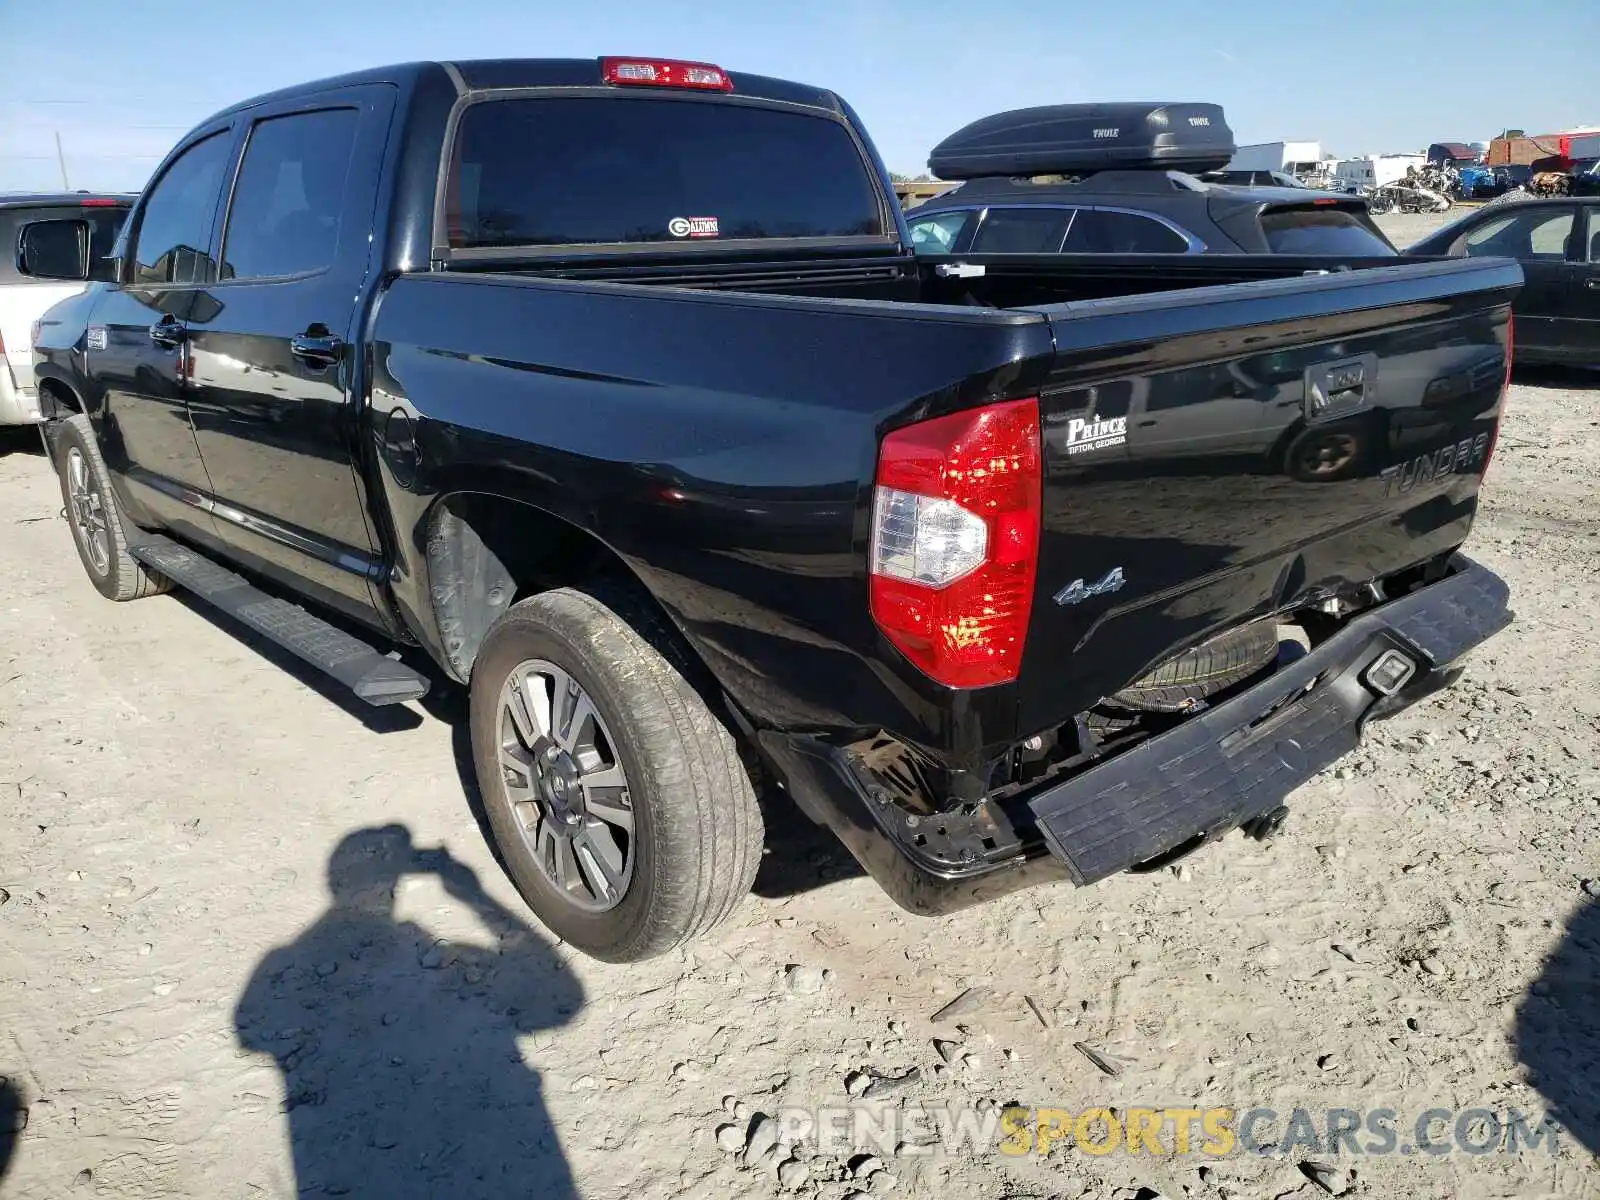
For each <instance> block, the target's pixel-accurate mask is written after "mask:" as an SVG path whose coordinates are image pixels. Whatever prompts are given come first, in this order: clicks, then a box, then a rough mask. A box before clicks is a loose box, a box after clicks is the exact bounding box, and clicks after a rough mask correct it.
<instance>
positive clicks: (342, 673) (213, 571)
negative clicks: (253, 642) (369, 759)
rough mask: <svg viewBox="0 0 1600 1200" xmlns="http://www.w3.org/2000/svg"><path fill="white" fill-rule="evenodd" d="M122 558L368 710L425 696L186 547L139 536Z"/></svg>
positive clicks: (297, 611)
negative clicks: (333, 683)
mask: <svg viewBox="0 0 1600 1200" xmlns="http://www.w3.org/2000/svg"><path fill="white" fill-rule="evenodd" d="M128 553H129V554H131V555H133V557H134V558H136V559H138V560H139V561H140V562H142V563H144V564H145V566H147V567H150V568H152V569H154V570H156V571H160V572H161V574H163V575H165V576H166V577H167V578H168V579H171V580H172V581H173V582H174V583H176V584H177V585H178V586H179V587H182V588H183V589H185V590H186V591H190V592H193V593H194V594H195V595H196V596H198V597H200V599H202V600H204V601H205V602H206V603H207V604H210V605H212V606H213V607H215V608H219V609H221V610H222V611H223V612H225V613H227V614H228V615H229V616H231V617H233V618H235V619H236V620H238V621H240V622H241V623H243V624H245V625H248V626H249V627H250V628H251V629H253V630H255V631H256V632H257V633H259V634H261V635H262V636H263V637H265V638H267V639H268V640H269V641H272V642H275V643H277V644H278V645H279V646H282V647H283V648H284V649H285V650H287V651H289V652H290V653H291V654H294V655H296V656H297V657H299V658H302V659H304V660H305V661H306V662H308V663H310V664H311V665H312V666H314V667H316V668H317V669H318V670H320V671H322V672H324V673H325V674H327V675H328V676H329V677H331V678H333V679H335V680H337V681H338V682H339V683H342V684H344V686H345V687H347V688H349V689H350V690H351V691H352V692H354V693H355V694H356V696H357V698H359V699H361V700H365V701H366V702H367V703H368V704H374V705H380V704H404V703H405V702H406V701H408V700H416V699H419V698H420V697H422V696H424V695H426V694H427V691H428V678H427V676H425V675H422V674H419V673H418V672H416V671H413V670H412V669H411V668H410V667H408V666H406V665H405V664H404V663H401V662H396V661H395V660H394V659H392V658H389V657H387V656H386V655H384V654H381V653H379V651H378V650H376V649H375V648H374V647H372V646H369V645H367V643H365V642H363V641H361V640H360V639H359V638H356V637H352V636H351V635H350V634H348V633H346V632H345V631H344V630H342V629H340V628H338V627H337V626H334V625H330V624H329V623H328V622H327V621H324V620H323V619H322V618H321V617H318V616H315V615H313V614H312V613H309V612H307V611H306V610H305V609H303V608H301V607H299V606H298V605H295V604H291V603H289V602H288V601H287V600H280V599H278V598H277V597H276V596H269V595H267V593H265V592H263V591H261V590H260V589H259V588H256V587H254V586H253V585H251V584H250V583H248V582H246V581H245V580H244V579H243V578H242V577H240V576H238V575H235V574H234V573H233V572H232V571H230V570H228V569H227V568H226V567H224V566H221V565H219V564H218V563H215V562H213V561H212V560H211V559H209V558H207V557H206V556H205V555H203V554H200V553H199V552H197V551H195V550H191V549H189V547H187V546H184V545H181V544H179V543H178V542H175V541H172V540H171V539H170V538H165V537H162V536H160V535H159V534H152V533H141V534H140V541H139V542H138V543H137V544H136V545H132V546H129V547H128Z"/></svg>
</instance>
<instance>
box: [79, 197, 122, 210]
mask: <svg viewBox="0 0 1600 1200" xmlns="http://www.w3.org/2000/svg"><path fill="white" fill-rule="evenodd" d="M78 205H79V207H81V208H115V207H116V206H117V201H115V200H107V199H105V198H104V197H101V196H90V197H89V198H88V199H87V200H79V201H78Z"/></svg>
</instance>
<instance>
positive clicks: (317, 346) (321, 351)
mask: <svg viewBox="0 0 1600 1200" xmlns="http://www.w3.org/2000/svg"><path fill="white" fill-rule="evenodd" d="M289 353H290V354H292V355H294V356H295V357H296V358H298V359H299V360H300V361H301V362H303V363H305V364H306V365H307V366H308V367H331V366H333V364H334V363H336V362H338V361H339V359H340V357H341V356H342V355H343V353H344V341H343V340H342V339H340V338H336V337H333V336H332V335H331V334H324V335H323V336H321V337H318V336H316V335H315V334H311V333H297V334H295V335H294V336H293V337H292V338H290V339H289Z"/></svg>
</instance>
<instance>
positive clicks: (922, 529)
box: [869, 399, 1042, 688]
mask: <svg viewBox="0 0 1600 1200" xmlns="http://www.w3.org/2000/svg"><path fill="white" fill-rule="evenodd" d="M1041 461H1042V460H1041V454H1040V448H1039V401H1038V400H1037V399H1029V400H1008V401H1005V402H1003V403H1000V404H990V405H987V406H985V407H983V408H978V409H972V410H970V411H968V412H961V413H953V414H951V415H950V416H947V417H936V418H934V419H933V420H931V421H922V422H920V423H918V424H916V425H908V426H906V427H905V428H904V429H896V430H894V431H893V432H892V433H890V434H888V435H887V436H885V437H884V439H883V445H882V447H881V449H880V450H879V452H878V475H877V480H876V482H877V487H876V488H875V490H874V492H873V504H872V549H871V560H870V564H869V569H870V572H871V574H870V598H871V606H872V619H873V620H874V621H875V622H876V623H877V626H878V628H879V629H880V630H882V631H883V633H884V636H886V637H887V638H888V639H889V640H890V641H891V642H893V643H894V644H895V646H896V647H897V648H898V649H899V650H900V652H901V653H903V654H904V655H905V656H906V657H907V658H909V659H910V660H911V661H912V662H913V663H915V664H916V665H917V666H918V667H919V668H921V669H922V670H923V671H924V672H925V673H927V674H928V675H929V676H931V677H932V678H933V679H936V680H938V681H939V682H940V683H942V684H945V685H947V686H949V687H961V688H966V687H985V686H988V685H990V684H996V683H1009V682H1010V681H1011V680H1013V679H1015V678H1016V677H1017V672H1018V670H1019V669H1020V668H1021V665H1022V648H1023V643H1024V641H1025V640H1026V637H1027V632H1028V617H1029V615H1030V613H1031V612H1032V610H1033V589H1034V580H1035V576H1036V573H1037V567H1038V559H1039V494H1040V487H1041V475H1042V466H1041Z"/></svg>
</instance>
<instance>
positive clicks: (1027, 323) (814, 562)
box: [373, 260, 1520, 777]
mask: <svg viewBox="0 0 1600 1200" xmlns="http://www.w3.org/2000/svg"><path fill="white" fill-rule="evenodd" d="M1385 262H1386V263H1388V264H1392V260H1385ZM959 282H961V283H962V284H965V285H967V286H968V288H969V289H970V288H972V287H974V286H976V287H978V288H980V289H981V288H982V286H983V285H984V284H985V282H986V281H985V280H984V279H970V278H969V279H965V280H961V281H959ZM1519 284H1520V272H1519V270H1518V268H1517V267H1516V266H1515V264H1511V263H1502V262H1496V261H1484V260H1468V261H1454V262H1447V263H1426V264H1409V263H1408V264H1406V265H1401V266H1395V265H1385V266H1382V267H1375V268H1373V269H1368V270H1359V271H1351V272H1338V273H1333V274H1323V275H1317V276H1303V277H1302V276H1296V277H1294V278H1285V279H1277V280H1265V281H1259V282H1251V283H1245V284H1240V285H1234V286H1227V287H1214V288H1207V289H1187V290H1181V291H1168V292H1165V293H1163V294H1160V295H1142V296H1137V297H1117V298H1108V299H1098V300H1092V301H1075V302H1071V303H1066V304H1050V305H1042V306H1027V307H1022V308H1012V309H1004V308H999V307H990V306H986V305H983V304H981V303H973V302H972V298H970V297H969V298H968V300H967V302H965V303H960V302H954V301H952V302H947V303H926V302H918V301H915V300H887V299H860V298H850V297H829V296H816V295H795V294H755V293H752V292H744V291H723V290H715V289H714V288H710V287H707V286H705V285H704V283H702V284H701V285H700V286H697V287H694V288H685V287H678V286H672V285H671V277H670V276H668V277H666V278H664V279H663V280H662V281H661V282H659V283H650V284H638V283H615V282H608V281H604V280H596V279H588V280H573V279H559V278H550V277H529V276H524V275H517V274H507V273H501V274H484V273H479V272H472V273H465V272H451V273H443V274H441V273H433V274H425V275H424V274H417V275H407V276H403V277H401V278H400V279H398V280H397V281H396V282H395V283H394V285H393V286H392V287H391V289H390V290H389V292H388V294H387V295H386V296H385V298H384V301H383V304H382V306H381V307H380V309H379V312H378V316H377V319H376V322H375V327H374V330H373V337H374V343H375V361H376V363H377V364H379V370H378V374H377V376H376V377H375V379H374V388H373V395H374V400H373V403H374V406H375V407H377V408H379V409H387V408H389V407H392V406H393V405H395V404H396V403H400V402H402V401H403V403H404V404H405V405H406V407H407V410H408V411H411V412H413V413H414V414H415V415H414V420H415V423H416V437H417V442H418V445H419V448H420V451H421V454H420V458H421V461H422V463H423V464H424V476H423V478H421V479H419V480H418V481H417V483H416V484H415V485H413V486H412V487H411V488H407V489H395V488H391V495H390V496H389V503H390V504H391V505H392V506H393V507H394V509H395V510H396V512H397V516H398V517H399V519H400V520H401V523H402V527H404V524H405V522H407V521H410V522H413V523H415V524H416V525H418V526H419V527H421V526H422V525H423V524H424V523H425V521H426V517H427V512H428V505H429V503H430V501H431V497H432V496H434V495H437V494H439V493H448V492H452V491H456V490H460V489H465V490H472V489H473V488H474V487H475V486H478V483H479V482H480V481H482V480H483V479H484V478H485V472H488V473H489V474H490V475H492V477H493V479H494V481H495V484H496V486H497V487H502V488H506V489H510V490H512V491H513V492H514V493H516V494H519V495H522V496H524V497H526V499H527V501H528V503H530V504H533V505H536V506H538V507H540V508H544V509H546V510H548V511H552V512H555V513H556V514H558V515H561V516H563V517H566V518H567V519H569V520H571V521H573V522H574V523H576V524H578V525H579V526H580V527H582V528H585V529H588V530H591V531H592V532H593V533H594V535H595V536H596V537H598V538H599V539H600V540H602V541H603V542H604V543H605V544H606V545H607V546H609V547H610V548H611V549H613V550H614V551H615V552H616V553H617V554H619V555H620V556H621V557H622V558H623V560H624V561H626V562H627V563H628V564H629V566H630V568H631V569H632V570H633V571H635V572H636V573H637V575H638V576H639V578H640V579H641V581H642V582H644V584H645V585H646V586H647V587H648V588H649V589H650V591H651V592H652V593H653V594H654V595H655V596H656V597H657V598H658V600H659V601H660V602H661V603H662V605H663V607H664V608H665V610H666V612H667V613H668V614H669V615H670V617H671V618H672V620H673V621H674V622H675V623H676V624H677V625H678V626H679V628H680V629H682V631H683V632H684V634H685V635H686V636H687V637H688V638H689V640H690V642H691V643H692V644H693V645H694V647H695V648H696V650H697V651H698V652H699V654H700V655H701V657H702V658H703V659H704V661H705V662H706V663H707V665H708V667H709V668H710V670H711V671H712V672H713V673H714V674H715V676H716V678H717V680H718V683H719V685H720V686H721V687H722V688H723V689H724V690H725V691H726V693H727V694H728V695H729V696H730V697H732V699H733V700H734V702H735V703H736V704H737V705H738V706H739V707H740V709H741V710H743V711H744V712H746V713H747V714H749V715H750V717H751V719H752V720H753V721H755V722H756V723H758V724H762V725H769V726H773V727H778V728H785V729H796V728H806V729H821V730H826V729H843V728H881V729H885V730H889V731H891V732H893V734H894V735H895V736H897V737H899V738H902V739H904V740H906V741H907V742H908V743H910V744H912V745H915V746H917V747H919V748H920V749H921V750H923V751H925V752H927V753H929V754H930V755H932V756H933V757H934V758H936V759H937V760H938V761H939V762H941V763H942V764H944V765H946V766H948V767H949V768H950V769H951V770H952V771H953V772H954V773H956V774H966V773H975V774H974V777H976V776H981V775H982V773H983V772H984V770H985V769H986V764H988V763H990V762H991V761H992V760H993V759H994V757H995V756H996V755H997V754H999V753H1001V752H1002V750H1003V748H1004V747H1006V746H1008V745H1010V744H1011V743H1012V742H1014V741H1015V740H1016V739H1017V738H1018V737H1024V736H1028V735H1030V734H1032V733H1034V732H1036V731H1037V730H1039V729H1041V728H1044V727H1047V726H1052V725H1057V724H1059V723H1061V722H1064V721H1069V720H1071V719H1072V718H1073V716H1074V714H1076V713H1079V712H1081V711H1082V710H1084V709H1085V708H1086V707H1088V706H1090V705H1092V704H1094V703H1095V702H1096V700H1097V699H1099V698H1100V697H1102V696H1104V695H1107V694H1109V693H1111V692H1113V691H1115V690H1116V689H1117V688H1119V687H1121V686H1123V685H1125V684H1127V683H1128V682H1129V681H1131V680H1133V679H1135V678H1137V677H1138V676H1139V675H1140V674H1141V673H1143V672H1144V671H1146V670H1147V669H1148V668H1149V667H1150V666H1151V665H1152V664H1154V663H1155V662H1157V661H1159V660H1160V659H1162V658H1164V657H1166V656H1168V655H1170V654H1172V653H1173V652H1174V651H1176V650H1179V649H1181V648H1183V647H1185V646H1187V645H1191V644H1194V643H1196V642H1198V641H1200V640H1202V639H1204V638H1205V637H1207V636H1208V635H1209V634H1211V633H1214V632H1216V631H1218V630H1220V629H1224V628H1227V627H1229V626H1231V625H1233V624H1237V623H1238V622H1239V621H1241V620H1243V619H1246V618H1249V617H1251V616H1256V615H1263V614H1267V613H1271V612H1274V611H1278V610H1282V609H1287V608H1291V607H1295V606H1298V605H1303V604H1306V603H1308V602H1312V601H1314V600H1316V599H1317V598H1319V597H1324V596H1330V595H1333V594H1335V593H1337V592H1340V591H1342V590H1348V589H1351V588H1356V587H1358V586H1360V585H1361V584H1362V583H1364V582H1366V581H1368V580H1371V579H1374V578H1377V577H1379V576H1382V575H1386V574H1390V573H1392V572H1396V571H1399V570H1402V569H1404V568H1407V567H1409V566H1412V565H1414V564H1416V563H1419V562H1423V561H1425V560H1427V559H1429V558H1430V557H1433V556H1435V555H1438V554H1440V553H1442V552H1446V551H1448V550H1450V549H1452V548H1453V547H1455V546H1457V545H1459V544H1460V543H1461V541H1462V540H1463V539H1464V538H1465V537H1466V533H1467V529H1468V526H1469V525H1470V522H1471V519H1472V515H1473V512H1474V510H1475V506H1476V490H1477V484H1478V479H1479V477H1480V475H1481V473H1482V469H1483V465H1484V462H1485V460H1486V458H1487V453H1488V449H1489V437H1490V434H1491V431H1492V429H1493V427H1494V424H1495V418H1496V413H1497V409H1498V403H1499V395H1500V388H1501V384H1502V382H1503V380H1504V375H1505V362H1506V357H1505V356H1506V338H1507V313H1508V311H1509V305H1510V301H1511V298H1512V296H1513V295H1514V293H1515V291H1516V289H1517V287H1518V286H1519ZM786 286H789V285H786ZM833 286H841V285H839V284H837V283H835V284H834V285H833ZM842 286H846V287H853V286H855V285H854V284H849V285H842ZM1073 286H1076V284H1074V285H1073ZM469 295H470V298H471V303H470V304H466V303H464V302H463V301H464V300H465V298H466V297H467V296H469ZM1341 365H1343V366H1345V367H1349V366H1351V365H1354V366H1357V367H1359V368H1360V369H1361V372H1362V379H1363V382H1362V383H1361V384H1360V389H1359V392H1358V394H1352V395H1348V396H1345V397H1343V400H1342V401H1341V402H1340V403H1341V404H1342V405H1343V406H1344V407H1342V408H1341V407H1339V406H1338V405H1336V406H1335V408H1334V409H1332V410H1330V411H1329V412H1327V413H1318V414H1312V412H1311V408H1310V405H1311V404H1312V399H1311V397H1312V394H1313V392H1314V391H1315V390H1316V389H1317V388H1319V387H1325V385H1326V383H1327V375H1328V372H1329V371H1330V369H1332V368H1335V367H1339V366H1341ZM1019 395H1037V396H1038V397H1039V398H1040V411H1041V418H1042V421H1043V438H1044V452H1045V459H1046V483H1045V496H1044V509H1043V530H1042V543H1041V549H1040V560H1039V570H1038V584H1037V594H1036V595H1035V596H1034V598H1033V618H1032V626H1031V628H1030V630H1029V635H1028V643H1027V651H1026V657H1025V660H1024V666H1023V670H1022V674H1021V677H1020V678H1019V679H1018V680H1017V682H1016V683H1014V684H1010V685H1005V686H1000V687H991V688H981V689H976V690H973V691H965V692H962V691H954V692H953V691H952V690H951V689H948V688H945V687H943V686H941V685H939V684H937V683H935V682H934V681H933V680H931V679H929V678H927V677H926V676H924V675H922V674H921V673H920V672H919V671H918V670H917V669H916V668H915V667H914V666H912V665H911V664H910V663H908V662H906V661H904V660H902V659H899V658H898V656H897V654H896V652H895V651H894V650H893V649H892V648H890V647H889V646H887V644H886V643H885V642H884V641H883V638H882V636H881V635H880V634H879V633H878V631H877V630H876V628H875V627H874V625H873V624H872V621H871V619H870V616H869V613H868V611H867V607H866V605H865V603H864V592H865V560H866V544H865V538H866V530H867V515H868V511H869V509H870V504H871V497H872V487H873V473H874V466H875V463H874V455H875V448H876V446H877V444H878V441H879V438H880V436H881V434H882V432H883V431H884V430H885V429H888V428H892V427H894V426H896V425H900V424H904V423H906V422H909V421H915V420H921V419H925V418H928V417H933V416H937V415H939V414H940V413H943V412H949V411H953V410H956V409H959V408H962V407H966V406H970V405H973V404H979V403H984V402H987V401H990V400H994V399H997V398H1002V397H1008V396H1019ZM1075 420H1076V421H1081V422H1085V423H1086V425H1085V426H1081V427H1080V429H1081V428H1083V427H1087V426H1092V425H1094V424H1095V423H1096V422H1101V423H1104V424H1103V428H1104V429H1107V430H1109V429H1112V428H1114V427H1115V423H1116V422H1118V421H1120V422H1122V427H1121V432H1120V433H1118V434H1107V436H1105V437H1104V438H1102V439H1101V440H1100V441H1099V442H1097V443H1096V444H1094V445H1093V446H1090V447H1088V448H1087V449H1083V448H1081V447H1079V446H1078V445H1077V444H1076V442H1075V441H1074V435H1073V433H1072V432H1071V431H1072V429H1073V422H1074V421H1075ZM1313 426H1314V427H1315V428H1316V429H1317V430H1320V431H1321V433H1320V434H1317V435H1315V436H1321V435H1322V434H1327V435H1337V436H1338V437H1339V438H1342V439H1349V440H1346V441H1342V442H1340V444H1341V445H1343V446H1344V448H1345V450H1346V451H1348V454H1347V459H1348V461H1346V462H1345V463H1343V464H1342V465H1339V466H1338V467H1337V468H1336V469H1332V470H1328V469H1319V470H1316V471H1313V470H1311V469H1310V468H1309V467H1303V466H1301V465H1297V462H1298V460H1296V459H1295V457H1294V455H1295V454H1308V453H1310V451H1309V450H1308V448H1307V445H1306V439H1305V438H1303V437H1302V435H1303V434H1305V433H1306V431H1307V430H1310V429H1311V428H1312V427H1313ZM1447 447H1448V448H1450V460H1449V464H1448V469H1442V468H1441V467H1440V458H1439V455H1440V453H1441V451H1442V450H1444V449H1445V448H1447ZM1458 447H1462V449H1460V450H1459V451H1458V450H1457V449H1456V448H1458ZM1458 455H1459V456H1458ZM1307 461H1309V460H1307ZM1419 462H1422V463H1427V464H1429V465H1428V466H1427V467H1426V468H1424V467H1419V466H1417V465H1416V464H1418V463H1419ZM430 464H437V465H436V466H431V465H430ZM558 480H559V482H557V481H558ZM405 540H407V541H415V539H405ZM1115 568H1121V570H1122V572H1123V577H1124V579H1125V580H1126V583H1125V585H1124V586H1123V587H1122V588H1121V589H1120V590H1119V591H1117V592H1116V593H1115V594H1111V595H1107V596H1103V597H1097V598H1096V599H1095V600H1094V601H1093V602H1089V603H1083V604H1077V605H1067V604H1061V603H1057V601H1056V599H1055V597H1056V596H1057V594H1058V593H1060V592H1061V591H1062V590H1063V589H1064V588H1068V587H1069V586H1070V585H1071V584H1072V583H1073V582H1074V581H1075V580H1078V579H1084V580H1087V581H1094V580H1098V579H1101V578H1102V577H1104V576H1105V575H1106V574H1107V573H1108V572H1110V571H1112V570H1113V569H1115ZM424 574H425V573H422V572H414V571H411V570H402V571H401V572H399V575H400V576H401V577H403V578H407V579H411V578H418V579H420V578H422V577H423V575H424ZM399 586H400V587H401V588H402V589H404V587H406V586H408V585H406V584H405V583H402V584H401V585H399ZM413 586H414V585H413ZM401 599H402V603H405V602H407V601H408V600H409V602H411V603H414V604H417V605H425V604H426V602H427V598H426V596H425V595H422V594H417V595H415V596H412V597H405V596H402V597H401Z"/></svg>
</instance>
